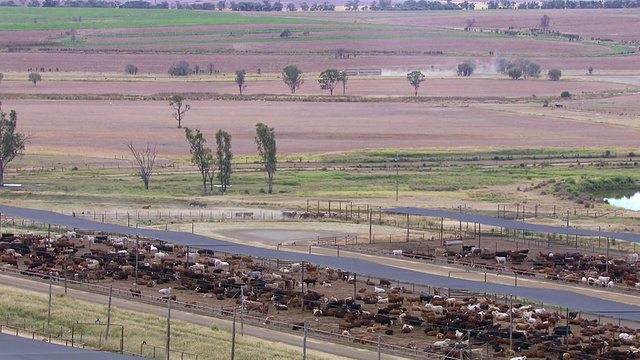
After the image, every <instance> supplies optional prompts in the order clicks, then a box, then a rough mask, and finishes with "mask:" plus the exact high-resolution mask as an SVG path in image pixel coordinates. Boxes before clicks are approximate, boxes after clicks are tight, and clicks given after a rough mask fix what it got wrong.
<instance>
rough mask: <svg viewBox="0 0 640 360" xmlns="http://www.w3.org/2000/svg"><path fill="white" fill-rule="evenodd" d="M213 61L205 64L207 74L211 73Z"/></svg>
mask: <svg viewBox="0 0 640 360" xmlns="http://www.w3.org/2000/svg"><path fill="white" fill-rule="evenodd" d="M213 70H214V68H213V63H208V64H207V71H208V72H209V75H211V74H213Z"/></svg>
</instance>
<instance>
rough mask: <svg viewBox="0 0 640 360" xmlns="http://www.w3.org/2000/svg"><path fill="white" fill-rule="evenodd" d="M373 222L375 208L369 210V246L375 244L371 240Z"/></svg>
mask: <svg viewBox="0 0 640 360" xmlns="http://www.w3.org/2000/svg"><path fill="white" fill-rule="evenodd" d="M372 222H373V208H369V244H373V242H372V239H371V223H372Z"/></svg>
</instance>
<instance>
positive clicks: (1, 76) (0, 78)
mask: <svg viewBox="0 0 640 360" xmlns="http://www.w3.org/2000/svg"><path fill="white" fill-rule="evenodd" d="M2 78H4V74H3V73H0V82H1V81H2Z"/></svg>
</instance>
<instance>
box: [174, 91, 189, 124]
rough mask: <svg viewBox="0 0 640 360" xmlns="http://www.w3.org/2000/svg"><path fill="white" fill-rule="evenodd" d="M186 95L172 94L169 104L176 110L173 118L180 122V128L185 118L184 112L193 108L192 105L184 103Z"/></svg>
mask: <svg viewBox="0 0 640 360" xmlns="http://www.w3.org/2000/svg"><path fill="white" fill-rule="evenodd" d="M184 100H185V99H184V97H182V95H171V96H170V97H169V106H171V107H172V108H173V110H175V112H174V113H173V118H174V119H176V121H177V122H178V129H180V128H181V127H182V120H183V119H184V113H186V112H187V111H189V110H191V105H188V104H185V103H184Z"/></svg>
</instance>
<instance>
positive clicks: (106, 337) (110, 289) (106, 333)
mask: <svg viewBox="0 0 640 360" xmlns="http://www.w3.org/2000/svg"><path fill="white" fill-rule="evenodd" d="M112 292H113V285H109V306H108V307H107V331H106V332H105V334H104V339H105V340H109V327H110V326H111V293H112Z"/></svg>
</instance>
